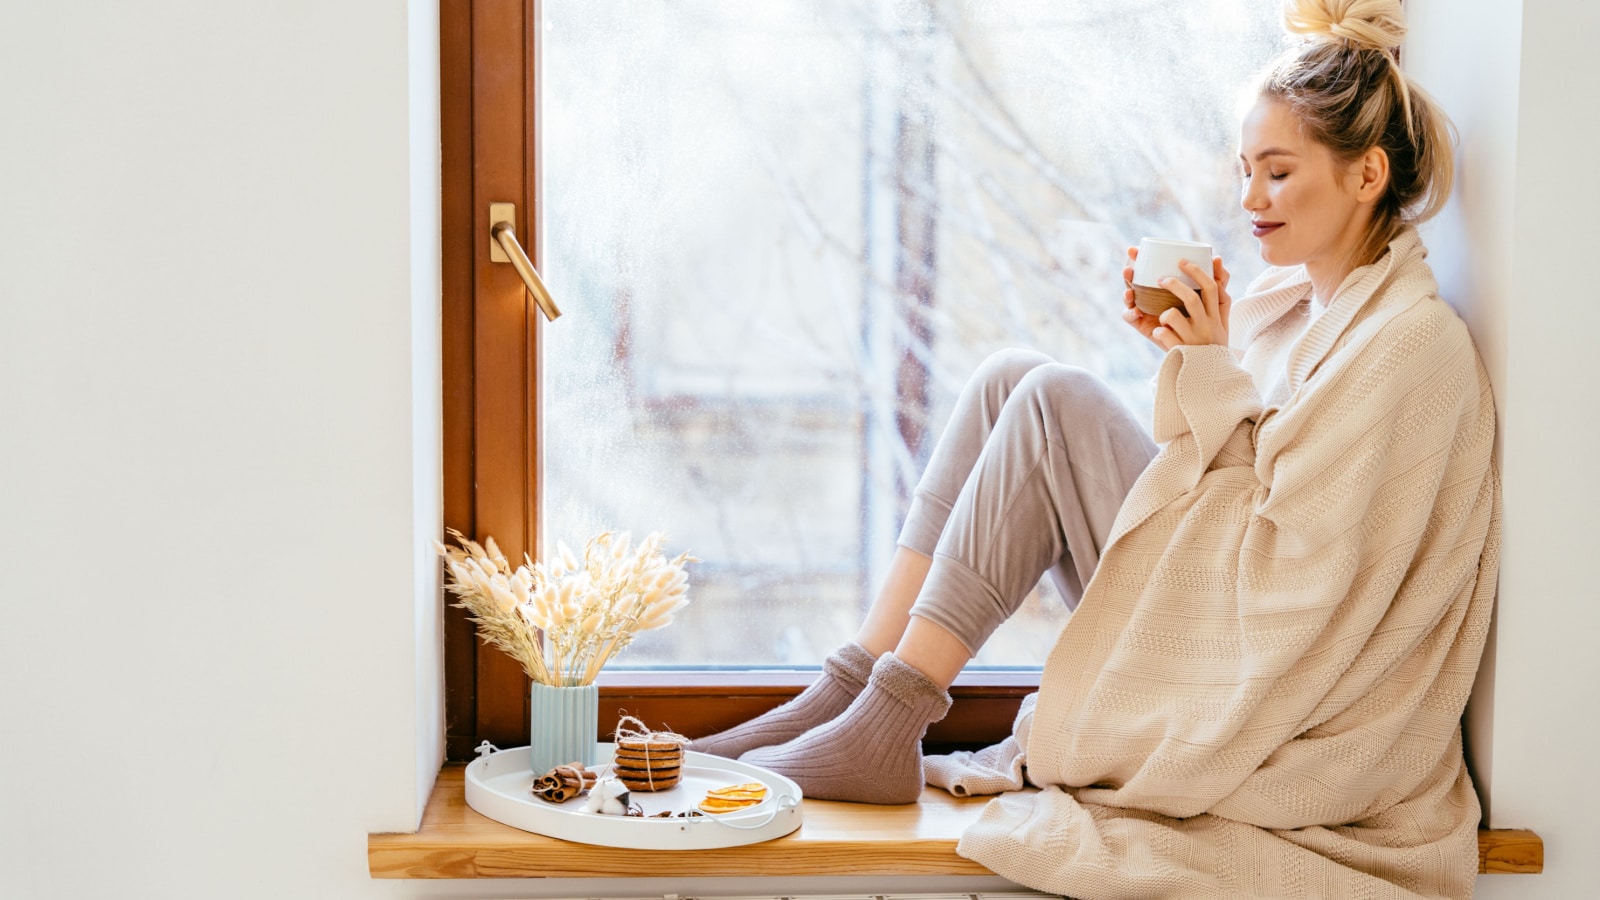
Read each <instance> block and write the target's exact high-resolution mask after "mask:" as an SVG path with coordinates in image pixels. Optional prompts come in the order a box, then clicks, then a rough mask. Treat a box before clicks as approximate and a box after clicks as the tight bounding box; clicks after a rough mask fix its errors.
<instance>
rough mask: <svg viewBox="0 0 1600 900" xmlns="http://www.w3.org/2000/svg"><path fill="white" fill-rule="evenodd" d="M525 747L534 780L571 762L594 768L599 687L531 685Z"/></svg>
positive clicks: (597, 730)
mask: <svg viewBox="0 0 1600 900" xmlns="http://www.w3.org/2000/svg"><path fill="white" fill-rule="evenodd" d="M528 709H529V716H528V722H529V725H528V731H529V735H528V737H529V740H528V747H529V749H530V750H531V751H532V760H531V766H530V767H531V768H532V770H533V774H534V776H535V777H537V776H539V775H543V774H544V773H546V772H548V771H550V770H551V769H553V768H555V767H556V766H561V765H566V764H567V763H570V762H578V763H582V764H583V765H585V766H590V767H592V766H594V764H595V763H596V762H597V761H598V753H599V747H598V745H597V744H596V742H595V735H596V734H597V733H598V732H599V725H600V686H599V685H597V684H586V685H583V686H581V687H551V686H550V685H547V684H540V683H539V682H537V681H535V682H531V683H530V687H529V693H528Z"/></svg>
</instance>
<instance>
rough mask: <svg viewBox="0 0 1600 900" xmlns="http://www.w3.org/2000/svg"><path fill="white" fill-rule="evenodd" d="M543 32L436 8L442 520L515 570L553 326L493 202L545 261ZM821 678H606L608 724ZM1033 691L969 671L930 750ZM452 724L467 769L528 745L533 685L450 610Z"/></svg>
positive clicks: (533, 505)
mask: <svg viewBox="0 0 1600 900" xmlns="http://www.w3.org/2000/svg"><path fill="white" fill-rule="evenodd" d="M540 21H541V18H540V3H539V0H441V2H440V5H439V44H440V47H439V65H440V128H441V132H442V134H441V141H442V147H441V154H442V173H441V180H442V190H443V197H442V228H443V235H442V239H443V241H442V253H443V258H442V260H441V265H442V277H443V322H442V327H443V404H444V524H445V525H446V526H447V527H449V528H454V529H456V530H458V531H460V532H462V533H463V534H467V535H471V536H474V537H477V538H482V537H483V536H485V535H493V536H494V538H495V540H496V542H498V543H499V544H500V546H501V547H502V548H503V549H504V550H505V551H506V553H507V554H508V556H510V557H511V558H513V559H516V558H519V557H521V556H522V554H523V553H524V552H526V553H528V554H530V555H533V554H534V552H535V549H536V548H537V547H538V546H539V527H540V522H539V491H540V486H541V470H540V457H539V452H538V448H539V440H540V420H539V412H540V409H539V364H540V352H539V351H540V345H541V342H542V340H543V334H544V328H545V323H544V322H543V321H542V319H541V318H540V316H539V314H538V312H537V310H536V308H535V307H534V305H533V304H532V303H531V302H529V301H528V299H527V298H526V296H525V289H524V288H523V286H522V282H521V280H520V279H519V278H518V276H517V274H516V272H515V271H514V270H513V269H512V268H511V266H508V265H495V264H493V263H491V262H490V261H489V228H488V205H489V203H490V202H504V201H511V202H515V203H516V206H517V219H518V220H517V223H516V230H517V235H518V237H519V238H520V239H521V240H522V242H523V244H524V246H525V247H526V249H527V250H528V255H529V256H530V257H531V258H532V259H533V261H534V263H535V265H536V266H537V265H539V264H541V261H542V259H543V256H544V254H543V252H542V240H541V238H542V236H543V222H541V220H540V219H541V217H540V215H539V214H538V211H539V209H540V206H539V198H540V180H541V179H540V176H541V166H540V158H539V152H538V150H539V144H538V141H537V134H538V124H539V122H538V119H539V111H538V107H537V103H536V99H537V97H538V86H539V67H538V61H539V44H540V36H541V32H542V29H541V28H540V27H539V22H540ZM571 312H572V313H573V314H578V315H581V314H582V310H581V309H576V308H574V309H572V310H571ZM558 327H559V326H558ZM813 677H815V676H814V675H813V674H808V673H793V674H790V675H788V676H787V677H779V678H771V677H766V678H761V679H754V678H741V677H740V676H739V675H738V674H737V673H719V674H714V675H713V674H709V673H707V674H701V675H698V676H696V677H693V678H688V677H679V678H676V679H674V678H673V677H671V676H668V675H667V674H665V673H648V672H640V673H629V672H608V673H606V674H605V675H604V676H603V680H602V682H601V710H602V713H601V724H600V727H601V730H602V732H605V731H608V730H609V728H610V727H611V725H612V724H613V723H614V721H615V719H614V717H613V718H612V719H611V721H610V722H608V721H607V718H608V715H609V714H610V712H612V711H617V710H626V711H627V712H628V713H629V714H632V715H636V716H639V717H640V718H641V719H643V720H644V721H645V722H647V723H649V724H651V725H652V726H658V727H659V726H662V725H670V727H672V728H675V729H677V730H679V731H681V732H683V733H685V734H689V735H691V736H695V735H700V734H707V733H710V732H712V731H717V730H720V729H722V728H726V727H729V726H732V725H734V724H737V723H738V722H740V721H743V720H744V719H747V718H749V717H751V716H754V715H757V714H759V713H761V712H763V711H765V710H767V709H770V708H772V707H774V706H777V705H778V704H780V703H782V702H784V701H786V700H788V699H789V698H791V697H793V696H794V695H795V694H797V693H799V691H800V690H801V689H802V688H803V687H804V686H805V684H806V683H808V682H809V681H810V680H811V678H813ZM1036 686H1037V677H1032V678H1031V679H1030V678H1029V677H1027V676H1023V677H1022V678H1018V677H1017V676H1014V675H1011V676H1005V675H1000V676H989V675H985V674H982V673H974V674H971V675H966V676H963V678H961V679H960V680H958V681H957V683H956V686H955V687H954V688H952V689H951V694H952V696H953V698H954V699H955V704H954V706H953V707H952V709H951V712H950V714H949V715H948V716H947V717H946V718H945V719H944V721H942V722H940V723H938V724H936V725H935V726H934V727H933V728H932V729H930V731H929V735H928V740H927V745H928V747H929V749H951V748H956V747H973V746H982V745H984V744H989V743H994V742H996V741H998V740H1001V739H1003V738H1004V737H1005V736H1006V735H1007V734H1010V732H1011V724H1012V719H1013V718H1014V717H1015V714H1016V710H1017V707H1018V705H1019V704H1020V703H1021V700H1022V697H1023V696H1025V695H1026V694H1027V693H1029V692H1030V691H1032V690H1034V689H1035V688H1036ZM445 723H446V724H445V733H446V753H447V755H448V756H449V758H450V759H453V760H464V759H468V758H470V757H471V756H472V753H473V750H474V748H476V747H477V746H478V744H479V743H480V742H482V741H485V740H487V741H490V742H491V743H493V744H496V745H498V746H502V747H507V746H519V745H521V744H523V743H526V741H527V740H528V688H527V677H526V676H525V675H524V674H523V672H522V670H521V668H520V667H519V666H518V665H517V664H516V663H515V662H513V661H512V660H511V659H510V658H509V657H507V656H505V655H504V654H503V653H500V652H498V651H495V650H492V649H486V648H484V647H482V645H481V644H480V643H479V642H478V639H477V637H476V635H475V634H474V632H473V627H472V624H471V623H470V622H468V621H467V619H466V614H465V612H464V611H462V610H460V609H457V608H455V607H454V606H452V605H449V604H448V601H447V605H446V609H445ZM598 736H599V737H602V738H603V737H605V736H606V735H605V734H601V735H598Z"/></svg>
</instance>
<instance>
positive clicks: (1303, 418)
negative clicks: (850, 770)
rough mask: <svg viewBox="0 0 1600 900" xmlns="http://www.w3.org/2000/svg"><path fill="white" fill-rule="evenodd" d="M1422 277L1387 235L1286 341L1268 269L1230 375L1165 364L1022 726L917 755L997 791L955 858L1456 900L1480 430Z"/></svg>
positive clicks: (1036, 883)
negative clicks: (965, 750) (1147, 441)
mask: <svg viewBox="0 0 1600 900" xmlns="http://www.w3.org/2000/svg"><path fill="white" fill-rule="evenodd" d="M1425 254H1426V251H1425V250H1424V248H1423V246H1422V244H1421V242H1420V240H1419V239H1418V237H1417V235H1416V232H1415V231H1414V230H1407V231H1406V232H1404V233H1403V234H1401V235H1400V236H1399V237H1398V238H1397V239H1396V240H1395V241H1394V242H1393V243H1392V244H1391V245H1390V248H1389V251H1388V252H1387V253H1386V254H1385V255H1384V257H1383V258H1382V259H1380V260H1379V261H1378V262H1377V263H1374V264H1373V265H1370V266H1365V267H1362V268H1360V269H1357V270H1356V271H1355V272H1353V273H1351V275H1350V276H1349V277H1348V278H1347V279H1346V280H1345V282H1344V283H1343V284H1342V285H1341V286H1340V288H1339V290H1338V291H1337V292H1336V293H1335V294H1334V297H1333V300H1332V302H1331V303H1330V304H1329V306H1328V308H1327V310H1326V311H1325V312H1323V314H1322V315H1321V316H1320V317H1318V318H1317V319H1316V320H1315V322H1314V323H1313V324H1312V325H1311V326H1310V328H1309V329H1305V328H1304V317H1305V316H1306V314H1307V313H1306V307H1307V302H1308V298H1309V296H1310V285H1309V283H1308V281H1307V280H1306V277H1305V274H1304V272H1303V271H1302V270H1282V269H1279V270H1269V271H1268V272H1267V273H1265V274H1264V275H1263V276H1262V277H1261V278H1260V279H1258V280H1257V281H1256V283H1255V284H1254V285H1252V288H1251V289H1250V290H1249V291H1247V295H1246V296H1244V297H1242V298H1241V299H1240V300H1239V301H1238V302H1237V304H1236V306H1235V312H1234V315H1233V322H1232V325H1233V329H1234V331H1235V333H1236V334H1237V335H1238V340H1239V341H1240V342H1241V343H1242V344H1243V345H1244V346H1245V350H1244V352H1243V354H1242V356H1241V355H1239V354H1238V353H1237V352H1236V351H1232V350H1229V349H1228V348H1224V347H1215V346H1208V347H1179V348H1177V349H1175V350H1173V351H1171V352H1170V353H1168V355H1167V357H1166V359H1165V361H1164V363H1163V365H1162V367H1161V370H1160V373H1159V375H1158V378H1157V386H1156V408H1155V415H1154V432H1155V437H1156V440H1157V442H1158V443H1159V444H1161V445H1162V447H1161V451H1160V453H1159V455H1158V456H1157V457H1156V458H1155V460H1154V461H1152V462H1151V464H1150V466H1149V468H1148V469H1146V471H1145V472H1144V474H1143V475H1142V476H1141V477H1140V479H1139V481H1138V482H1137V484H1136V485H1135V486H1134V488H1133V491H1132V493H1131V494H1130V495H1129V497H1128V499H1127V501H1126V502H1125V503H1124V505H1123V508H1122V510H1121V513H1120V515H1119V517H1118V519H1117V523H1116V526H1115V528H1114V530H1113V533H1112V537H1111V540H1110V542H1109V543H1108V545H1107V547H1106V548H1105V550H1104V552H1103V554H1102V556H1101V562H1100V566H1099V569H1098V570H1097V571H1096V573H1095V575H1094V578H1093V580H1092V581H1091V582H1090V584H1089V585H1088V586H1087V587H1086V589H1085V593H1084V597H1083V600H1082V602H1081V603H1080V605H1079V607H1078V609H1077V611H1076V612H1075V613H1074V614H1073V615H1072V617H1071V619H1070V620H1069V621H1068V623H1067V625H1066V627H1065V628H1064V629H1063V631H1062V634H1061V636H1060V638H1059V640H1058V642H1057V644H1056V646H1055V648H1054V649H1053V650H1052V652H1051V654H1050V657H1049V659H1048V661H1047V663H1046V665H1045V669H1044V673H1043V676H1042V679H1041V684H1040V690H1039V693H1038V695H1037V703H1036V704H1035V703H1029V704H1027V705H1026V706H1025V708H1024V710H1023V713H1022V715H1020V716H1019V719H1018V723H1017V728H1016V734H1015V735H1014V736H1013V737H1012V738H1010V739H1008V740H1007V741H1006V743H1005V744H1002V745H1000V746H998V747H994V748H990V749H989V750H987V751H984V752H983V753H980V754H957V755H955V756H951V757H930V758H929V759H928V761H927V773H928V776H929V781H930V782H931V783H935V784H940V785H942V786H945V787H947V788H950V789H952V790H954V791H956V792H958V793H979V792H986V791H990V792H992V791H997V790H1005V791H1009V792H1008V793H1005V794H1003V795H1002V796H1000V797H998V798H997V799H995V800H994V801H993V802H991V803H990V804H989V805H988V807H986V808H985V810H984V813H983V815H982V817H981V819H980V820H979V821H978V822H977V823H976V824H974V825H973V826H972V827H971V828H970V829H969V830H968V831H967V832H966V834H965V835H964V836H963V838H962V840H961V843H960V846H959V851H958V852H960V853H961V855H963V856H966V857H968V858H971V859H973V860H976V861H978V862H980V863H983V864H984V865H986V866H988V867H989V868H990V869H992V870H994V871H995V872H997V873H998V874H1000V875H1003V876H1005V877H1007V878H1010V879H1012V880H1014V881H1018V882H1021V883H1022V884H1025V885H1028V886H1030V887H1033V888H1036V889H1041V890H1046V891H1051V892H1054V893H1059V894H1066V895H1069V896H1072V897H1076V898H1083V900H1094V898H1133V897H1184V898H1191V897H1218V898H1236V897H1273V898H1288V897H1363V898H1386V897H1417V896H1422V897H1469V896H1471V893H1472V886H1473V882H1474V879H1475V877H1476V873H1477V828H1478V822H1479V808H1478V801H1477V797H1476V794H1475V793H1474V791H1473V788H1472V783H1471V780H1470V778H1469V777H1468V774H1467V771H1466V768H1465V766H1464V764H1463V760H1462V747H1461V728H1460V718H1461V714H1462V710H1463V708H1464V706H1465V704H1466V701H1467V695H1468V692H1469V691H1470V689H1471V687H1472V682H1473V676H1474V674H1475V672H1476V671H1477V667H1478V660H1479V656H1480V655H1481V653H1482V650H1483V643H1484V639H1485V636H1486V634H1487V631H1488V627H1489V613H1490V607H1491V604H1492V602H1493V597H1494V590H1495V575H1496V570H1497V566H1498V547H1499V482H1498V478H1497V475H1496V472H1495V469H1494V466H1493V463H1492V460H1491V452H1492V448H1493V443H1494V429H1495V416H1494V403H1493V398H1492V396H1491V394H1490V389H1489V381H1488V378H1487V377H1486V374H1485V372H1484V370H1483V366H1482V364H1481V363H1480V362H1479V360H1478V356H1477V353H1476V351H1475V349H1474V347H1473V344H1472V341H1471V339H1470V337H1469V336H1468V334H1467V330H1466V328H1465V326H1464V325H1463V324H1462V322H1461V320H1460V319H1459V318H1457V316H1456V315H1455V314H1454V312H1453V311H1452V310H1451V309H1450V308H1449V307H1448V306H1447V305H1446V304H1445V303H1443V302H1442V301H1441V300H1440V299H1439V298H1438V296H1437V292H1436V291H1437V289H1436V285H1435V282H1434V279H1433V276H1432V273H1431V271H1430V270H1429V268H1428V266H1427V264H1426V263H1425V262H1424V256H1425ZM1302 330H1303V331H1304V333H1303V334H1302V333H1301V332H1302ZM1258 384H1265V385H1271V387H1270V388H1267V389H1265V391H1264V390H1263V389H1262V388H1258ZM1263 392H1265V393H1266V394H1267V395H1268V396H1266V397H1263ZM1024 763H1025V764H1026V777H1027V780H1028V781H1029V782H1031V783H1032V784H1033V785H1035V786H1036V787H1038V788H1039V789H1038V790H1036V791H1022V790H1018V789H1020V788H1022V787H1023V784H1022V777H1023V764H1024Z"/></svg>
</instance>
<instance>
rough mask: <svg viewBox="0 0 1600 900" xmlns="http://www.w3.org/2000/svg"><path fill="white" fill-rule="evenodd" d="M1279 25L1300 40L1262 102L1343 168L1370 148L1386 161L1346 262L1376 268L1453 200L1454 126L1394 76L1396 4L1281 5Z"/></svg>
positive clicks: (1356, 0)
mask: <svg viewBox="0 0 1600 900" xmlns="http://www.w3.org/2000/svg"><path fill="white" fill-rule="evenodd" d="M1283 21H1284V27H1285V28H1287V29H1288V30H1289V32H1290V33H1291V34H1299V35H1304V36H1305V40H1304V41H1303V42H1302V43H1301V44H1300V45H1299V46H1298V47H1295V48H1293V49H1291V50H1289V51H1288V52H1287V53H1285V54H1284V55H1283V56H1281V57H1279V58H1278V60H1277V61H1276V62H1274V63H1273V64H1272V65H1271V66H1269V67H1268V69H1267V71H1266V72H1265V73H1264V74H1263V75H1262V77H1261V82H1260V96H1261V97H1263V98H1266V99H1271V100H1275V101H1278V102H1281V103H1284V104H1285V105H1286V106H1287V107H1288V108H1289V110H1290V111H1291V112H1293V113H1294V114H1295V116H1296V117H1297V118H1298V119H1299V120H1300V122H1301V124H1302V127H1304V128H1305V130H1306V136H1307V137H1309V138H1311V139H1312V140H1315V141H1316V142H1317V143H1320V144H1322V145H1324V146H1326V147H1328V148H1329V149H1330V150H1332V151H1333V155H1334V158H1335V159H1337V160H1339V161H1340V162H1341V163H1350V162H1354V161H1355V160H1356V159H1357V158H1359V157H1360V156H1361V155H1362V154H1364V153H1366V152H1367V151H1368V150H1371V149H1372V148H1374V147H1376V148H1379V149H1381V150H1383V152H1384V153H1385V154H1386V155H1387V156H1388V158H1389V184H1388V186H1387V189H1386V190H1385V191H1384V195H1383V196H1382V197H1380V198H1379V200H1378V204H1377V207H1376V208H1375V209H1374V210H1373V218H1372V223H1371V225H1370V226H1369V228H1368V233H1367V238H1366V241H1365V242H1363V244H1362V246H1361V247H1360V248H1358V250H1357V252H1356V258H1355V259H1353V260H1352V261H1351V264H1352V266H1362V265H1366V264H1368V263H1371V262H1375V261H1376V260H1377V259H1378V258H1379V257H1380V256H1382V255H1383V252H1384V250H1385V249H1386V248H1387V247H1388V245H1389V242H1390V241H1392V240H1394V238H1395V235H1396V234H1398V233H1399V232H1400V230H1401V228H1403V227H1405V226H1406V225H1408V224H1414V223H1417V222H1423V221H1426V220H1428V219H1430V218H1432V217H1433V216H1434V215H1435V214H1437V213H1438V212H1439V210H1440V209H1442V208H1444V205H1445V201H1447V200H1448V199H1449V198H1450V187H1451V184H1452V183H1453V182H1454V180H1455V159H1454V156H1453V146H1454V143H1455V126H1454V125H1452V124H1451V123H1450V119H1449V117H1447V116H1446V115H1445V114H1444V112H1443V111H1442V110H1441V109H1439V105H1438V103H1437V102H1436V101H1435V100H1434V99H1433V98H1432V97H1430V96H1428V94H1427V92H1426V91H1424V90H1422V88H1420V87H1418V86H1417V85H1416V84H1415V83H1414V82H1412V80H1411V78H1410V77H1409V76H1407V75H1406V73H1405V72H1403V71H1401V69H1400V63H1399V60H1398V58H1397V56H1396V51H1398V50H1399V48H1400V43H1401V42H1402V41H1403V40H1404V39H1405V36H1406V21H1405V15H1404V14H1403V13H1402V12H1401V10H1400V2H1399V0H1286V2H1285V4H1284V13H1283Z"/></svg>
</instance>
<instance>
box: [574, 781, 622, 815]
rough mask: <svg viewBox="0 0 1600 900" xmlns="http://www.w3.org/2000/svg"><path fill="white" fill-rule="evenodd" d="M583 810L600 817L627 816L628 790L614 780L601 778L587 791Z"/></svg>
mask: <svg viewBox="0 0 1600 900" xmlns="http://www.w3.org/2000/svg"><path fill="white" fill-rule="evenodd" d="M584 809H587V810H588V811H589V812H592V813H598V814H600V815H602V816H625V815H627V814H628V789H627V787H625V786H624V785H623V783H622V782H620V781H618V780H616V779H615V778H602V779H600V780H599V781H598V782H596V784H595V786H594V787H592V788H590V789H589V800H588V802H587V803H585V804H584Z"/></svg>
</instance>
